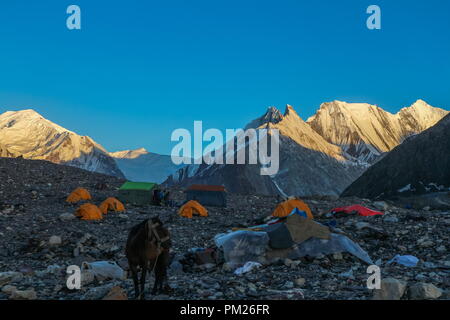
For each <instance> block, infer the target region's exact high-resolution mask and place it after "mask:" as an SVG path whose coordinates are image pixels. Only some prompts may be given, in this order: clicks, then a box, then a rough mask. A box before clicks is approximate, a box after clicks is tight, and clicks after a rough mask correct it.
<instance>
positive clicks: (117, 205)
mask: <svg viewBox="0 0 450 320" xmlns="http://www.w3.org/2000/svg"><path fill="white" fill-rule="evenodd" d="M99 208H100V211H101V212H102V213H103V214H107V213H108V211H115V212H120V211H125V206H124V205H123V203H122V202H120V201H119V200H117V199H116V198H113V197H109V198H108V199H106V200H105V201H103V202H102V204H101V205H100V206H99Z"/></svg>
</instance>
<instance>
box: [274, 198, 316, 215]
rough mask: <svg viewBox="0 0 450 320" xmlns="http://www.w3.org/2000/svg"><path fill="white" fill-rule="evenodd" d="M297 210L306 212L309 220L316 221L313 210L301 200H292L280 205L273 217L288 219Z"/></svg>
mask: <svg viewBox="0 0 450 320" xmlns="http://www.w3.org/2000/svg"><path fill="white" fill-rule="evenodd" d="M295 208H298V209H299V210H300V211H305V212H306V215H307V216H308V218H309V219H314V218H313V215H312V213H311V209H310V208H309V207H308V205H307V204H306V203H304V202H303V201H302V200H299V199H290V200H286V201H284V202H282V203H280V204H278V206H277V207H276V208H275V210H274V211H273V213H272V215H273V216H274V217H278V218H282V217H286V216H288V215H289V214H290V213H291V212H292V210H294V209H295Z"/></svg>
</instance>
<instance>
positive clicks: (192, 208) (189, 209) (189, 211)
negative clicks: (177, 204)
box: [178, 200, 208, 218]
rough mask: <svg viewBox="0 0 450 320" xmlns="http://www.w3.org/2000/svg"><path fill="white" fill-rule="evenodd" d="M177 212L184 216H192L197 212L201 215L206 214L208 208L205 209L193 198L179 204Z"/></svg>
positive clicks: (204, 215)
mask: <svg viewBox="0 0 450 320" xmlns="http://www.w3.org/2000/svg"><path fill="white" fill-rule="evenodd" d="M178 214H179V215H180V216H182V217H185V218H192V216H193V215H194V214H198V215H200V216H202V217H207V216H208V210H206V209H205V208H204V207H203V206H202V205H201V204H200V203H198V202H197V201H195V200H190V201H188V202H186V203H185V204H184V205H183V206H181V208H180V210H178Z"/></svg>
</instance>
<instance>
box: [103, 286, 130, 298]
mask: <svg viewBox="0 0 450 320" xmlns="http://www.w3.org/2000/svg"><path fill="white" fill-rule="evenodd" d="M103 300H128V295H127V293H126V291H125V289H123V288H122V287H119V286H115V287H112V288H111V290H109V292H108V293H107V295H106V296H105V297H104V298H103Z"/></svg>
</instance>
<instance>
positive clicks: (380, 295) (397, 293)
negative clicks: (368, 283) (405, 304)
mask: <svg viewBox="0 0 450 320" xmlns="http://www.w3.org/2000/svg"><path fill="white" fill-rule="evenodd" d="M406 285H407V283H406V282H405V281H402V280H397V279H394V278H386V279H382V280H381V288H380V289H375V292H374V295H373V299H374V300H400V298H401V297H402V296H403V294H404V293H405V290H406Z"/></svg>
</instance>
